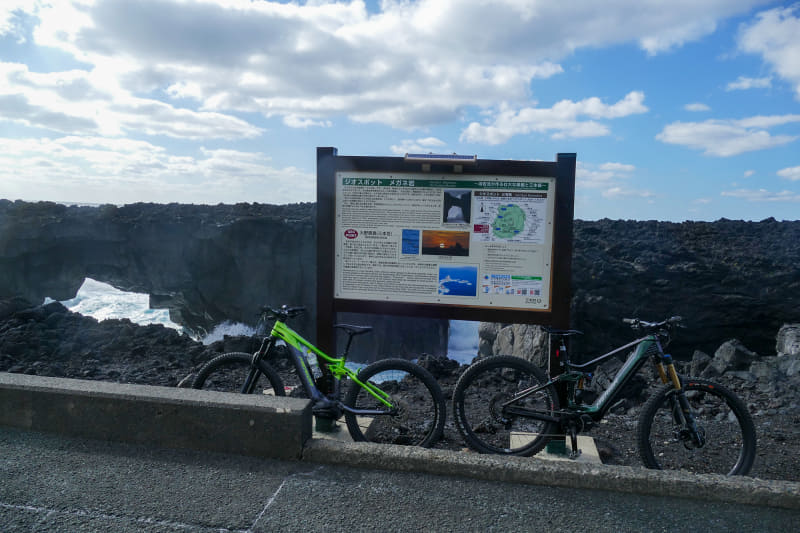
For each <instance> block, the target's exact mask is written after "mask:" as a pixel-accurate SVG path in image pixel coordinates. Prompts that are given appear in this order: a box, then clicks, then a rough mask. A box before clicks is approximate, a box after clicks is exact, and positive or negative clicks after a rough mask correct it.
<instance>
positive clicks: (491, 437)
mask: <svg viewBox="0 0 800 533" xmlns="http://www.w3.org/2000/svg"><path fill="white" fill-rule="evenodd" d="M545 383H547V377H546V376H545V374H544V372H543V371H542V370H540V369H539V368H538V367H537V366H536V365H534V364H533V363H531V362H529V361H526V360H524V359H520V358H519V357H513V356H508V355H498V356H494V357H487V358H486V359H482V360H480V361H478V362H476V363H474V364H473V365H472V366H470V367H469V368H468V369H467V370H466V372H464V373H463V374H462V375H461V378H459V380H458V383H457V384H456V388H455V391H454V392H453V414H454V416H455V421H456V427H457V428H458V431H459V432H460V433H461V436H462V437H464V440H465V441H466V442H467V444H468V445H469V446H470V447H471V448H472V449H474V450H476V451H478V452H481V453H495V454H504V455H523V456H529V455H533V454H535V453H537V452H539V451H540V450H541V449H542V448H544V446H545V444H547V441H549V440H550V438H551V437H552V435H554V434H555V433H556V431H557V429H558V426H557V424H556V423H554V422H547V421H544V420H537V419H534V418H529V417H526V416H524V415H521V414H519V411H517V413H514V412H512V410H514V409H517V410H529V411H536V412H539V413H542V414H553V411H555V410H557V409H558V396H557V394H556V390H555V388H554V387H553V386H549V387H545V388H544V389H542V390H540V391H537V392H535V393H533V394H530V395H527V396H525V397H523V398H521V399H519V400H518V401H516V402H514V403H512V404H510V405H509V406H508V408H504V407H503V405H502V404H503V403H505V402H506V401H508V400H509V399H511V398H512V397H513V396H514V395H515V394H517V393H518V392H520V391H524V390H526V389H529V388H531V387H538V386H541V385H544V384H545Z"/></svg>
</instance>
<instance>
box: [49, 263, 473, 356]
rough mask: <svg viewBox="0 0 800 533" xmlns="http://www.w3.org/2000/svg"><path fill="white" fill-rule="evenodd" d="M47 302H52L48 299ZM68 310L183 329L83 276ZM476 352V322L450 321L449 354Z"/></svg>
mask: <svg viewBox="0 0 800 533" xmlns="http://www.w3.org/2000/svg"><path fill="white" fill-rule="evenodd" d="M46 301H52V300H50V299H49V298H48V299H47V300H46ZM61 303H62V304H64V306H65V307H67V308H68V309H69V310H71V311H74V312H76V313H80V314H82V315H86V316H91V317H94V318H96V319H97V320H106V319H110V318H127V319H129V320H130V321H131V322H134V323H136V324H139V325H147V324H162V325H164V326H166V327H169V328H173V329H177V330H178V331H182V330H183V328H182V327H181V326H180V325H179V324H176V323H175V322H173V321H172V320H170V318H169V311H167V310H166V309H150V308H149V303H150V297H149V296H148V295H147V294H141V293H135V292H125V291H121V290H119V289H117V288H115V287H113V286H111V285H109V284H108V283H102V282H100V281H96V280H93V279H91V278H86V279H85V280H84V282H83V285H81V288H80V289H79V290H78V293H77V294H76V295H75V298H72V299H70V300H64V301H62V302H61ZM255 333H256V330H255V329H254V328H253V327H251V326H248V325H247V324H242V323H239V322H230V321H226V322H223V323H221V324H218V325H217V326H215V327H214V329H212V330H211V331H210V332H209V333H208V334H207V335H205V336H204V337H203V338H202V339H201V340H202V341H203V344H211V343H212V342H215V341H218V340H222V338H223V337H224V336H225V335H233V336H235V335H244V336H250V335H254V334H255ZM477 353H478V322H471V321H466V320H451V321H450V338H449V339H448V357H449V358H450V359H453V360H456V361H458V362H460V363H470V362H472V359H473V358H474V357H475V355H476V354H477Z"/></svg>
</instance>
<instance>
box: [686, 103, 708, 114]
mask: <svg viewBox="0 0 800 533" xmlns="http://www.w3.org/2000/svg"><path fill="white" fill-rule="evenodd" d="M683 108H684V109H685V110H686V111H692V112H695V113H699V112H702V111H711V108H710V107H709V106H707V105H706V104H702V103H699V102H694V103H691V104H686V105H685V106H683Z"/></svg>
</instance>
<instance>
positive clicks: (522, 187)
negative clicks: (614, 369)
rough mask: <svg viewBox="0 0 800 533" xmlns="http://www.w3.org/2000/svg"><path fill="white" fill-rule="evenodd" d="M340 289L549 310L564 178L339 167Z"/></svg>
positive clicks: (411, 299)
mask: <svg viewBox="0 0 800 533" xmlns="http://www.w3.org/2000/svg"><path fill="white" fill-rule="evenodd" d="M334 198H335V208H334V212H335V224H334V225H335V228H334V235H335V242H334V255H335V261H334V297H335V298H336V299H339V300H359V301H375V302H380V301H391V302H407V303H417V304H437V305H445V306H458V307H461V308H464V307H475V308H485V309H507V310H528V311H536V310H541V311H546V310H549V309H550V307H551V298H552V290H551V272H552V263H553V242H554V240H553V235H554V212H555V202H556V178H555V177H552V176H549V177H537V176H519V175H496V174H486V175H481V174H470V175H457V174H453V173H449V174H438V175H437V174H435V173H425V174H422V173H403V172H398V173H393V172H379V171H356V170H353V171H339V172H336V173H335V194H334Z"/></svg>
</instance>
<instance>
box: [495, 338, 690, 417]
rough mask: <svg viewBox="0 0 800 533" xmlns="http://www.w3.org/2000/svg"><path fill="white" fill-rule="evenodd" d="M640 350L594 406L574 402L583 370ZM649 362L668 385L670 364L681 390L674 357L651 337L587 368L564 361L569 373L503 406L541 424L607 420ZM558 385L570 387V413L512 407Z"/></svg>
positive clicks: (612, 352)
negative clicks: (620, 394)
mask: <svg viewBox="0 0 800 533" xmlns="http://www.w3.org/2000/svg"><path fill="white" fill-rule="evenodd" d="M634 346H635V347H636V349H635V350H634V351H633V352H631V354H630V355H629V356H628V358H627V360H626V361H625V363H624V364H623V365H622V368H620V369H619V371H618V372H617V374H616V375H615V376H614V380H613V381H612V382H611V384H610V385H609V386H608V388H607V389H606V390H605V391H603V393H602V394H601V395H600V396H599V397H598V398H597V399H596V400H595V401H594V402H593V403H592V404H591V405H582V404H577V403H575V402H574V401H573V398H574V390H575V387H576V385H577V383H578V381H579V380H580V379H582V378H584V377H585V375H586V374H585V372H584V371H583V369H586V368H589V367H591V366H593V365H596V364H597V363H600V362H602V361H605V360H606V359H609V358H610V357H613V356H614V355H616V354H618V353H620V352H623V351H625V350H627V349H629V348H632V347H634ZM648 358H652V359H653V360H654V362H655V364H656V368H657V370H658V373H659V376H660V378H661V381H662V382H664V383H667V382H668V379H667V372H665V371H664V363H667V369H668V372H669V376H670V377H672V376H674V379H673V383H675V384H677V386H676V388H677V389H680V381H679V380H678V377H677V375H676V374H675V370H674V366H673V364H672V358H671V356H669V355H667V354H665V353H664V351H663V349H662V347H661V343H660V341H659V339H658V336H657V335H656V334H648V335H646V336H644V337H641V338H639V339H636V340H635V341H632V342H630V343H628V344H626V345H624V346H620V347H619V348H616V349H614V350H612V351H610V352H608V353H606V354H604V355H601V356H600V357H597V358H596V359H592V360H591V361H589V362H587V363H583V364H575V363H572V362H570V361H569V358H568V356H567V358H566V359H565V361H564V366H565V367H566V369H567V371H566V372H564V373H563V374H559V375H557V376H556V377H554V378H551V379H550V380H548V381H547V383H544V384H543V385H539V386H535V387H530V388H528V389H525V390H522V391H520V392H518V393H517V394H515V395H514V396H513V397H511V398H510V399H509V400H507V401H505V402H503V404H502V406H503V408H504V409H506V410H508V412H510V413H514V414H519V415H522V416H527V417H529V418H534V419H538V420H545V421H549V422H562V421H563V420H564V419H565V415H570V414H574V416H576V417H579V416H580V415H589V416H590V417H591V418H592V419H593V420H595V421H597V420H600V419H601V418H603V416H605V414H606V412H608V410H609V409H610V408H611V405H612V401H613V399H614V398H615V396H616V395H617V393H618V392H619V391H620V390H621V389H622V387H624V386H625V384H626V383H627V382H628V380H630V378H631V377H632V376H634V375H635V374H636V373H637V372H638V371H639V369H641V367H642V365H644V363H645V361H646V360H647V359H648ZM556 383H566V384H567V387H568V392H569V394H568V396H569V399H568V405H567V406H566V409H562V410H561V411H559V412H557V413H555V416H554V415H550V414H546V413H543V412H539V411H531V410H529V409H521V408H518V407H515V406H513V405H512V404H513V403H515V402H517V401H519V400H521V399H523V398H525V397H527V396H530V395H531V394H535V393H536V392H538V391H541V390H544V389H546V388H547V387H549V386H551V385H554V384H556Z"/></svg>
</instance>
